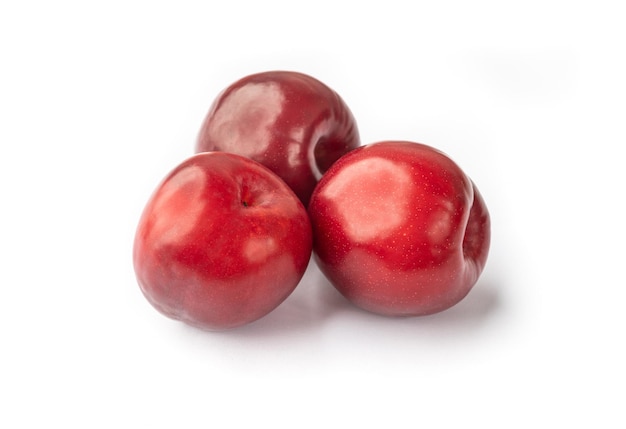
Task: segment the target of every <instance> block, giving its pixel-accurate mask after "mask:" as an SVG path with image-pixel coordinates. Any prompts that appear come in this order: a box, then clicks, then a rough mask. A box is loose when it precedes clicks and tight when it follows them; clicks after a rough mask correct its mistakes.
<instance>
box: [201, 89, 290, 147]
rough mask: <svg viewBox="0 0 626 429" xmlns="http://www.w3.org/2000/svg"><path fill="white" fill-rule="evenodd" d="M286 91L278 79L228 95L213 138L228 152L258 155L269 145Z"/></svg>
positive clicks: (215, 118)
mask: <svg viewBox="0 0 626 429" xmlns="http://www.w3.org/2000/svg"><path fill="white" fill-rule="evenodd" d="M283 104H284V95H283V93H282V91H281V89H280V86H279V85H277V84H276V83H274V82H265V83H258V84H250V85H246V86H244V87H242V88H239V89H236V90H234V91H233V92H231V93H230V94H229V95H228V96H227V97H225V98H224V99H223V100H222V102H221V104H220V105H219V107H218V108H217V110H216V111H215V115H214V116H213V120H212V122H213V125H212V127H211V129H210V130H209V133H210V134H209V137H210V140H211V141H213V142H215V143H216V145H217V146H218V148H219V149H220V150H222V151H225V152H234V153H241V154H245V155H246V156H250V157H253V156H257V155H260V154H262V153H263V152H264V151H265V150H266V149H267V148H268V146H269V144H270V141H271V138H272V135H271V128H272V127H273V126H274V123H275V122H276V119H277V118H278V116H279V115H280V114H281V112H282V108H283Z"/></svg>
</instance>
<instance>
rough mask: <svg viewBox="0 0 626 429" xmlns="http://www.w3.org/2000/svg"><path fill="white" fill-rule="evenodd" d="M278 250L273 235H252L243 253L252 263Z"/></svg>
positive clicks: (260, 260)
mask: <svg viewBox="0 0 626 429" xmlns="http://www.w3.org/2000/svg"><path fill="white" fill-rule="evenodd" d="M276 250H277V245H276V240H275V239H274V238H272V237H250V238H249V239H248V240H247V241H246V243H245V245H244V249H243V254H244V256H245V257H246V259H247V260H248V262H250V263H253V264H255V263H260V262H263V261H264V260H265V259H267V258H268V257H269V256H271V255H272V254H274V253H275V252H276Z"/></svg>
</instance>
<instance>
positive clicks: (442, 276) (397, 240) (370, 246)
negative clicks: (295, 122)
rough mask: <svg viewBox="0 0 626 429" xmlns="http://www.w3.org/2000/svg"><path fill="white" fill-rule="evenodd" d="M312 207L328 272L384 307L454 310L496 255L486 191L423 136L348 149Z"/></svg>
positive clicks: (358, 297) (411, 311) (363, 301)
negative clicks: (414, 140) (423, 140)
mask: <svg viewBox="0 0 626 429" xmlns="http://www.w3.org/2000/svg"><path fill="white" fill-rule="evenodd" d="M309 215H310V218H311V223H312V226H313V232H314V253H315V258H316V260H317V263H318V265H319V267H320V269H321V270H322V272H323V273H324V274H325V275H326V277H327V278H328V279H329V280H330V281H331V283H332V284H333V285H334V286H335V287H336V288H337V289H338V290H339V291H340V292H341V293H342V294H343V295H344V296H345V297H346V298H348V299H349V300H350V301H351V302H353V303H354V304H356V305H357V306H359V307H361V308H364V309H366V310H369V311H372V312H375V313H379V314H384V315H390V316H416V315H425V314H431V313H436V312H439V311H442V310H445V309H447V308H449V307H451V306H453V305H454V304H456V303H458V302H459V301H460V300H461V299H463V297H465V296H466V294H467V293H468V292H469V291H470V289H471V288H472V287H473V285H474V284H475V283H476V281H477V280H478V277H479V276H480V274H481V272H482V270H483V268H484V266H485V263H486V260H487V254H488V250H489V241H490V219H489V214H488V211H487V208H486V206H485V203H484V201H483V199H482V197H481V195H480V193H479V192H478V190H477V189H476V187H475V186H474V184H473V183H472V182H471V181H470V179H469V178H468V177H467V176H466V175H465V174H464V173H463V171H461V169H460V168H459V167H458V166H457V165H456V164H455V163H454V162H453V161H452V160H451V159H450V158H448V157H447V156H446V155H444V154H443V153H441V152H439V151H437V150H435V149H433V148H431V147H429V146H425V145H422V144H418V143H412V142H380V143H376V144H371V145H368V146H363V147H360V148H358V149H356V150H354V151H352V152H350V153H349V154H347V155H345V156H344V157H342V158H341V159H340V160H338V161H337V162H336V163H335V164H334V165H333V166H332V167H331V168H330V169H329V170H328V172H327V173H326V175H325V176H324V177H323V178H322V179H321V180H320V182H319V184H318V186H317V188H316V189H315V192H314V193H313V195H312V197H311V202H310V205H309Z"/></svg>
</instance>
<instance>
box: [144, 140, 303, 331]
mask: <svg viewBox="0 0 626 429" xmlns="http://www.w3.org/2000/svg"><path fill="white" fill-rule="evenodd" d="M311 241H312V237H311V225H310V222H309V218H308V216H307V213H306V210H305V208H304V206H303V205H302V203H301V202H300V200H299V199H298V198H297V197H296V195H295V194H294V193H293V192H292V190H291V189H290V188H289V187H288V186H287V185H286V184H285V183H284V182H283V181H282V180H280V179H279V178H278V177H277V176H276V175H275V174H274V173H272V172H271V171H269V170H268V169H267V168H265V167H263V166H262V165H260V164H258V163H256V162H254V161H252V160H249V159H246V158H243V157H240V156H237V155H233V154H227V153H221V152H213V153H202V154H197V155H195V156H193V157H191V158H189V159H187V160H185V161H184V162H183V163H181V164H180V165H179V166H177V167H176V168H175V169H174V170H173V171H172V172H171V173H170V174H169V175H168V176H167V177H166V178H165V179H164V181H163V182H162V183H161V184H160V185H159V186H158V188H157V189H156V191H155V192H154V194H153V195H152V196H151V198H150V200H149V201H148V203H147V205H146V207H145V209H144V212H143V214H142V216H141V219H140V221H139V226H138V228H137V232H136V236H135V243H134V251H133V261H134V268H135V272H136V275H137V280H138V282H139V286H140V288H141V290H142V292H143V293H144V295H145V296H146V298H147V299H148V301H149V302H150V303H151V304H152V305H153V306H154V307H155V308H156V309H157V310H159V311H160V312H162V313H163V314H165V315H167V316H169V317H171V318H174V319H179V320H182V321H183V322H186V323H188V324H190V325H194V326H198V327H201V328H204V329H209V330H220V329H226V328H232V327H235V326H240V325H243V324H246V323H249V322H252V321H254V320H256V319H258V318H260V317H262V316H264V315H266V314H268V313H269V312H270V311H272V310H273V309H274V308H276V307H277V306H278V305H279V304H280V303H281V302H282V301H283V300H284V299H285V298H287V296H288V295H289V294H290V293H291V292H292V291H293V290H294V288H295V287H296V285H297V284H298V282H299V281H300V279H301V277H302V275H303V274H304V271H305V270H306V267H307V265H308V262H309V259H310V256H311Z"/></svg>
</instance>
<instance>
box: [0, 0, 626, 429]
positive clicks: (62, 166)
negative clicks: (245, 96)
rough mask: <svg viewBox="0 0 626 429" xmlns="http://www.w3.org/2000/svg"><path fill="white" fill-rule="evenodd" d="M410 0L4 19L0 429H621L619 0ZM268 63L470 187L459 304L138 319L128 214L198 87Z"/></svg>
mask: <svg viewBox="0 0 626 429" xmlns="http://www.w3.org/2000/svg"><path fill="white" fill-rule="evenodd" d="M409 4H410V3H409V2H406V3H403V2H399V1H393V0H387V1H384V2H381V3H380V4H375V5H372V4H371V3H368V4H366V3H365V2H360V3H359V2H350V3H349V2H340V1H338V0H335V1H325V0H318V1H316V2H307V3H298V2H293V1H292V2H288V1H274V0H266V1H256V2H253V1H237V0H229V1H219V2H217V1H215V2H209V1H203V2H200V1H198V2H188V1H176V2H169V3H168V2H162V1H153V2H147V1H145V2H141V1H109V2H101V3H100V4H97V3H95V2H85V1H67V0H65V1H64V0H61V1H55V2H43V1H21V2H17V1H5V2H2V3H1V5H0V144H1V145H2V146H1V148H2V150H1V152H0V201H1V209H0V261H1V262H0V264H1V265H0V273H1V277H0V288H1V289H0V291H1V295H0V305H1V309H0V333H1V337H0V347H1V348H2V351H1V353H0V395H1V398H0V427H6V428H26V427H29V428H32V427H68V428H86V427H107V428H110V427H177V428H187V427H198V428H200V427H203V428H205V427H220V428H221V427H246V428H247V427H266V426H267V427H290V428H291V427H312V428H320V427H429V428H432V427H483V428H487V427H488V428H502V427H524V428H526V427H570V426H571V425H572V424H577V426H576V427H597V428H618V427H620V428H623V427H625V425H626V417H625V416H624V408H623V406H624V399H625V398H626V395H625V390H624V389H625V388H624V385H625V383H626V370H625V369H624V367H625V362H626V353H625V352H624V348H623V344H624V339H625V335H624V327H625V326H626V312H625V311H624V302H625V300H626V292H625V288H626V281H625V280H624V274H623V273H624V265H625V263H626V261H625V256H626V254H625V252H624V247H623V246H624V241H625V238H626V234H625V230H624V220H623V217H624V204H623V200H624V185H625V184H626V180H625V179H626V176H625V174H624V165H623V159H624V155H623V150H622V147H623V146H624V143H626V132H625V125H626V124H625V118H626V104H625V100H626V84H625V81H626V80H625V76H626V56H625V46H624V42H623V40H626V30H625V26H624V20H623V18H624V15H623V13H622V12H620V9H619V8H618V7H617V5H618V2H615V3H609V2H603V1H593V2H566V1H550V0H547V1H546V0H542V1H525V2H499V1H481V0H479V1H471V2H461V1H458V2H457V1H441V2H435V1H427V2H411V4H413V5H412V6H409ZM270 69H290V70H297V71H301V72H305V73H308V74H311V75H313V76H315V77H317V78H318V79H320V80H322V81H323V82H325V83H326V84H328V85H329V86H331V87H332V88H334V89H335V90H336V91H337V92H339V93H340V94H341V95H342V96H343V98H344V99H345V100H346V102H347V103H348V105H349V106H350V107H351V109H352V110H353V113H354V114H355V116H356V118H357V121H358V124H359V128H360V132H361V138H362V140H363V143H371V142H374V141H378V140H383V139H403V140H414V141H419V142H422V143H426V144H430V145H432V146H435V147H437V148H439V149H441V150H443V151H444V152H446V153H448V155H450V156H451V157H452V158H453V159H454V160H455V161H457V163H458V164H460V165H461V166H462V167H463V169H464V170H465V171H466V172H467V173H468V175H469V176H471V177H472V179H473V180H474V181H475V182H476V183H477V185H478V187H479V188H480V189H481V192H482V194H483V196H484V197H485V199H486V201H487V204H488V206H489V209H490V212H491V216H492V222H493V230H492V233H493V238H492V247H491V253H490V258H489V261H488V264H487V267H486V269H485V271H484V273H483V276H482V277H481V279H480V281H479V283H478V284H477V285H476V287H475V288H474V290H473V291H472V292H471V293H470V295H469V296H468V297H467V298H466V299H465V300H464V301H462V302H461V303H460V304H458V305H457V306H456V307H454V308H452V309H450V310H448V311H446V312H443V313H440V314H438V315H434V316H430V317H424V318H413V319H387V318H383V317H379V316H375V315H371V314H367V313H364V312H362V311H359V310H356V309H355V308H354V307H352V306H350V305H349V304H347V303H346V302H345V300H344V299H343V298H342V297H341V296H339V295H338V294H337V293H336V292H335V291H334V289H332V287H331V286H330V285H329V284H328V283H327V282H326V281H325V280H324V279H323V277H322V276H321V275H320V274H319V273H318V272H317V271H316V270H315V269H314V267H313V268H311V269H310V271H309V272H307V274H306V276H305V279H304V280H303V281H302V283H301V284H300V285H299V287H298V288H297V290H296V292H294V294H293V295H292V296H291V297H290V298H289V299H288V300H287V301H286V302H284V303H283V305H281V306H280V307H279V308H278V309H277V310H276V311H274V312H273V313H271V314H270V315H269V316H267V317H265V318H264V319H262V320H260V321H258V322H256V323H254V324H251V325H248V326H246V327H244V328H241V329H237V330H233V331H229V332H223V333H207V332H202V331H198V330H195V329H192V328H189V327H186V326H184V325H183V324H181V323H178V322H174V321H171V320H169V319H166V318H164V317H163V316H161V315H160V314H159V313H157V312H156V311H155V310H154V309H153V308H152V307H150V305H149V304H148V303H147V301H146V300H145V299H144V298H143V296H142V295H141V293H140V291H139V288H138V286H137V284H136V281H135V277H134V272H133V269H132V262H131V247H132V240H133V236H134V230H135V227H136V224H137V222H138V219H139V215H140V212H141V210H142V209H143V206H144V204H145V202H146V201H147V198H148V197H149V195H150V193H151V192H152V190H153V189H154V188H155V186H156V185H157V183H158V182H159V181H160V180H161V179H162V178H163V177H164V175H165V174H166V173H167V172H169V170H171V169H172V168H173V167H174V166H175V165H176V164H178V163H179V162H181V161H182V160H183V159H184V158H186V157H187V156H190V155H191V154H192V152H193V145H194V139H195V136H196V133H197V131H198V129H199V126H200V123H201V121H202V119H203V117H204V114H205V113H206V111H207V109H208V107H209V105H210V103H211V101H212V100H213V98H214V97H215V96H216V95H217V93H218V92H219V91H221V90H222V89H223V88H224V87H225V86H227V85H228V84H230V83H231V82H233V81H235V80H236V79H238V78H240V77H243V76H245V75H247V74H250V73H254V72H259V71H265V70H270Z"/></svg>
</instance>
